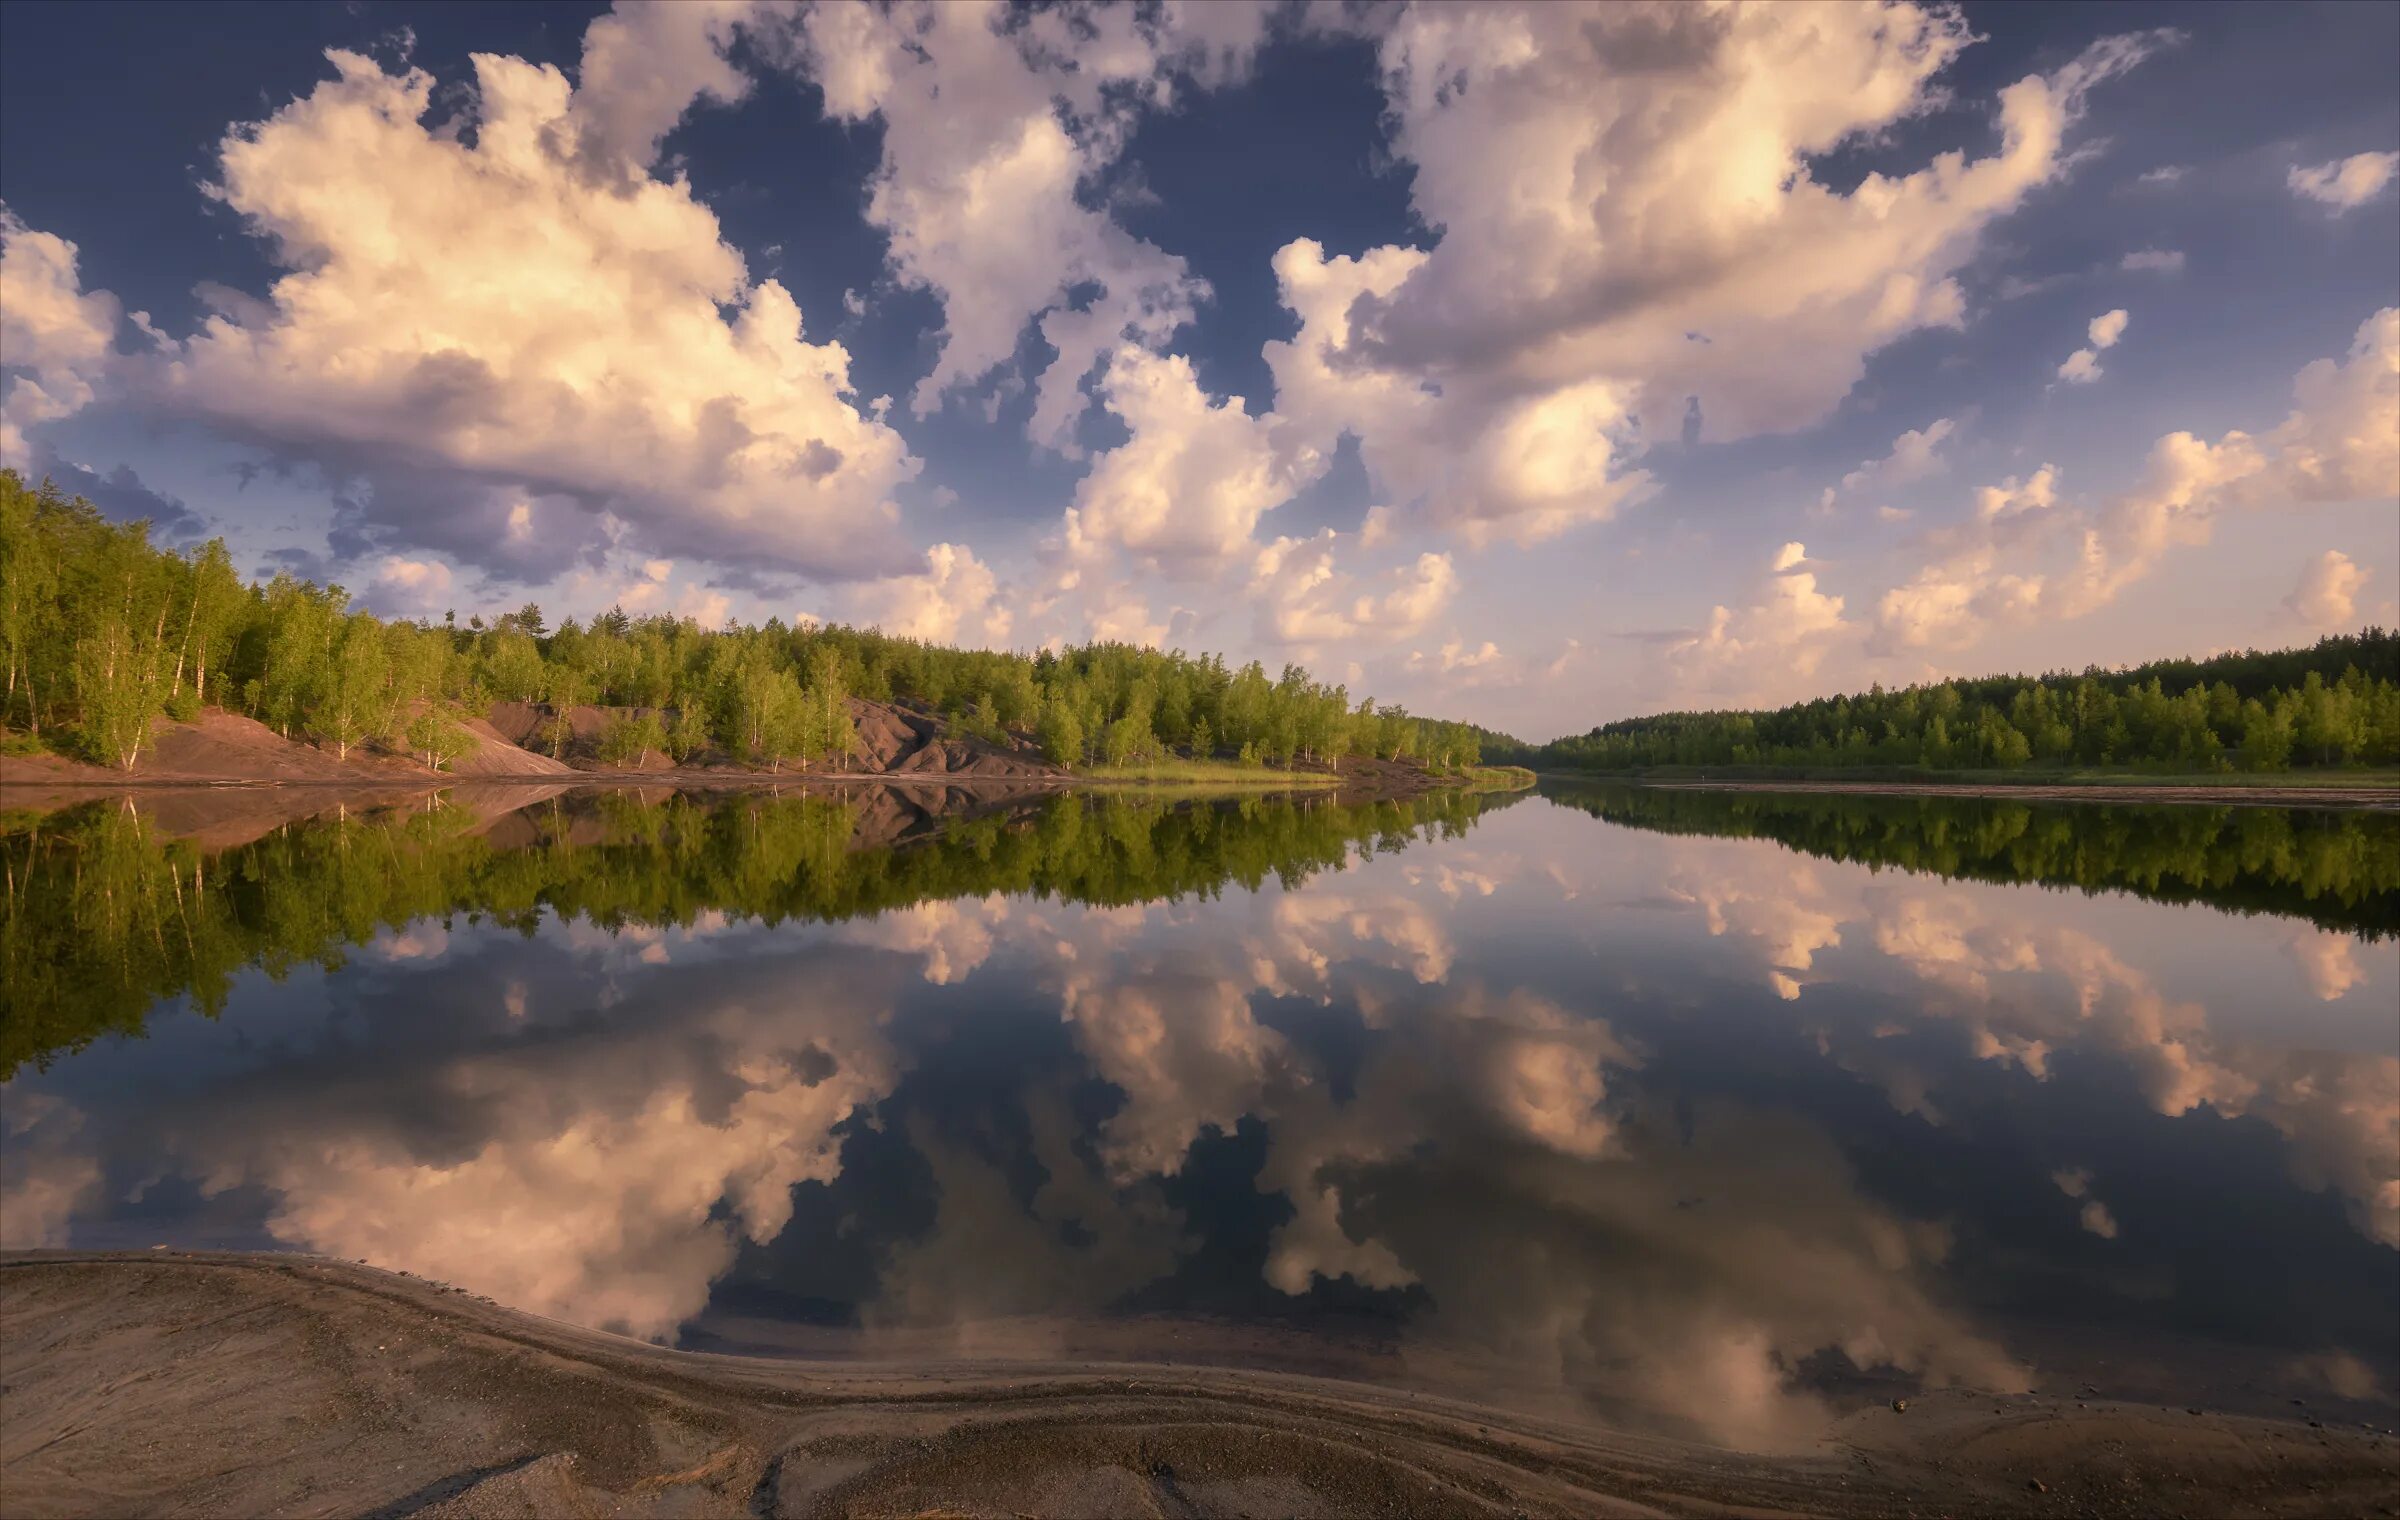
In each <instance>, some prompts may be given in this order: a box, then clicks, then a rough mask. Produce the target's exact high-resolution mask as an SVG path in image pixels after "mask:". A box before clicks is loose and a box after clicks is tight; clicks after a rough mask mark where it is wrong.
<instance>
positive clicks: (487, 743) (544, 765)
mask: <svg viewBox="0 0 2400 1520" xmlns="http://www.w3.org/2000/svg"><path fill="white" fill-rule="evenodd" d="M458 726H459V727H460V728H463V729H465V730H466V731H467V735H468V737H470V738H472V739H473V740H474V741H475V747H474V748H473V749H471V750H468V751H467V752H466V753H465V754H463V755H460V756H459V757H458V758H457V759H455V760H453V761H451V762H450V768H449V774H451V775H453V776H572V775H574V774H575V768H574V767H573V766H571V765H568V764H566V763H565V762H563V761H559V760H553V759H551V758H550V757H549V756H548V755H543V754H536V753H535V752H533V751H532V750H529V749H526V748H524V747H522V746H521V745H519V744H518V743H516V742H515V741H514V740H512V739H510V738H509V737H508V736H507V735H505V734H503V733H501V732H500V730H499V729H498V728H497V727H495V726H493V725H492V724H491V723H489V722H487V721H485V720H484V719H482V718H465V719H461V720H460V721H459V725H458Z"/></svg>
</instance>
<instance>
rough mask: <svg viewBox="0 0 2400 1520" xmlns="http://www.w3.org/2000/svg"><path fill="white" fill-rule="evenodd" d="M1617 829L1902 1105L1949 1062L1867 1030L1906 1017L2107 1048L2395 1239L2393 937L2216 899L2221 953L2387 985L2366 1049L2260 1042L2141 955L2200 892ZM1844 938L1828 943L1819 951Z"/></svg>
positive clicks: (2001, 1057) (1840, 1053) (2039, 1057)
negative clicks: (2049, 889)
mask: <svg viewBox="0 0 2400 1520" xmlns="http://www.w3.org/2000/svg"><path fill="white" fill-rule="evenodd" d="M1505 822H1506V821H1504V823H1503V826H1505ZM1612 842H1614V843H1617V844H1619V845H1620V846H1621V847H1622V848H1623V853H1624V854H1625V855H1627V856H1630V857H1632V858H1631V859H1630V860H1618V861H1612V862H1610V864H1611V865H1612V866H1615V867H1617V868H1619V869H1624V868H1627V867H1630V868H1631V869H1632V870H1634V871H1636V872H1654V873H1655V874H1656V875H1657V877H1658V878H1659V879H1661V880H1663V881H1665V882H1667V883H1668V884H1669V885H1668V895H1669V896H1670V897H1671V898H1672V899H1674V900H1675V901H1678V902H1681V903H1683V904H1685V905H1686V906H1687V908H1688V909H1689V910H1692V911H1695V912H1697V914H1698V915H1699V918H1700V922H1701V924H1702V925H1703V926H1704V928H1705V932H1706V933H1707V934H1708V935H1709V936H1710V937H1711V938H1712V939H1717V940H1721V941H1723V942H1725V943H1727V944H1730V945H1733V946H1737V947H1740V948H1741V949H1742V950H1743V951H1744V952H1746V954H1747V956H1748V957H1749V959H1750V962H1751V964H1752V965H1753V966H1754V967H1755V973H1754V974H1756V975H1757V976H1759V977H1760V978H1761V979H1762V980H1763V981H1764V982H1765V983H1766V984H1767V985H1768V986H1769V987H1770V988H1772V989H1773V990H1774V991H1775V993H1776V994H1777V996H1778V997H1780V998H1782V999H1784V1000H1786V1001H1792V1002H1797V1003H1800V1005H1801V1006H1800V1009H1799V1013H1800V1015H1801V1016H1802V1017H1804V1018H1806V1019H1807V1020H1809V1025H1810V1027H1811V1029H1812V1031H1813V1032H1814V1033H1815V1035H1816V1038H1817V1040H1818V1043H1819V1045H1820V1047H1821V1048H1822V1049H1823V1050H1824V1052H1825V1053H1826V1055H1827V1056H1828V1057H1829V1058H1830V1059H1832V1060H1834V1061H1835V1062H1836V1063H1837V1064H1839V1065H1841V1066H1843V1067H1844V1068H1845V1069H1848V1070H1851V1071H1854V1072H1856V1073H1857V1074H1859V1075H1860V1076H1862V1077H1865V1078H1867V1079H1868V1080H1870V1081H1873V1082H1875V1083H1876V1084H1877V1085H1878V1086H1880V1087H1882V1088H1884V1089H1885V1091H1886V1093H1887V1096H1889V1097H1890V1099H1891V1101H1892V1103H1893V1105H1894V1106H1895V1107H1897V1108H1899V1109H1900V1110H1902V1111H1903V1112H1907V1113H1911V1114H1914V1115H1917V1116H1918V1117H1920V1118H1923V1119H1925V1120H1926V1121H1927V1122H1929V1123H1934V1124H1939V1123H1941V1122H1942V1121H1943V1109H1942V1107H1941V1102H1940V1086H1941V1081H1940V1078H1939V1077H1938V1076H1937V1075H1935V1074H1934V1073H1933V1072H1931V1071H1929V1070H1927V1069H1925V1068H1924V1067H1923V1066H1921V1065H1918V1064H1915V1063H1912V1062H1911V1061H1910V1060H1909V1059H1908V1058H1906V1057H1904V1056H1900V1055H1897V1054H1895V1053H1893V1052H1891V1051H1888V1050H1877V1049H1875V1048H1874V1046H1875V1044H1876V1043H1877V1042H1880V1041H1884V1040H1888V1039H1890V1038H1891V1037H1892V1036H1893V1035H1895V1034H1897V1033H1900V1032H1901V1031H1902V1030H1903V1029H1905V1028H1906V1027H1908V1026H1909V1025H1911V1024H1917V1025H1937V1026H1942V1027H1948V1028H1954V1029H1956V1030H1958V1031H1959V1032H1960V1033H1961V1034H1962V1035H1963V1036H1964V1039H1965V1042H1966V1044H1967V1047H1968V1049H1969V1050H1970V1051H1971V1053H1972V1054H1973V1055H1974V1056H1975V1057H1976V1058H1977V1059H1979V1060H1983V1061H1989V1062H1994V1063H1997V1064H2000V1065H2003V1066H2009V1067H2014V1068H2017V1069H2019V1070H2021V1071H2023V1072H2024V1073H2026V1074H2027V1075H2029V1076H2031V1077H2033V1078H2035V1079H2037V1080H2047V1079H2048V1078H2049V1077H2050V1076H2051V1075H2052V1073H2053V1069H2054V1066H2055V1063H2056V1061H2057V1060H2058V1059H2059V1057H2060V1056H2061V1054H2062V1053H2068V1052H2072V1053H2074V1054H2076V1055H2078V1056H2100V1057H2104V1058H2107V1059H2109V1060H2112V1061H2114V1062H2116V1063H2118V1064H2119V1065H2120V1066H2121V1067H2122V1068H2123V1069H2124V1070H2126V1071H2127V1072H2129V1073H2130V1074H2131V1075H2132V1076H2133V1078H2134V1080H2135V1082H2136V1084H2137V1085H2138V1087H2139V1089H2140V1091H2141V1092H2142V1094H2143V1096H2144V1098H2145V1100H2146V1101H2147V1102H2148V1103H2149V1104H2150V1106H2151V1107H2152V1108H2153V1109H2154V1110H2155V1111H2156V1112H2158V1113H2160V1114H2162V1115H2170V1116H2173V1115H2182V1114H2188V1113H2192V1112H2194V1111H2197V1110H2201V1109H2207V1110H2209V1111H2211V1112H2214V1113H2216V1114H2218V1115H2220V1116H2223V1117H2226V1118H2238V1117H2242V1116H2245V1115H2248V1116H2254V1117H2257V1118H2260V1119H2263V1120H2264V1121H2266V1122H2267V1123H2268V1124H2271V1125H2273V1126H2274V1127H2275V1129H2277V1130H2278V1131H2280V1132H2281V1133H2282V1134H2283V1136H2284V1137H2285V1139H2286V1140H2287V1142H2288V1144H2289V1147H2290V1164H2291V1168H2292V1172H2293V1175H2294V1176H2295V1178H2296V1179H2297V1180H2299V1181H2300V1182H2301V1183H2302V1184H2303V1185H2304V1186H2308V1187H2312V1188H2322V1187H2332V1188H2334V1189H2336V1190H2337V1191H2339V1192H2340V1193H2341V1194H2342V1195H2343V1196H2344V1197H2345V1198H2346V1199H2347V1200H2348V1201H2349V1203H2350V1205H2351V1209H2352V1217H2353V1219H2354V1220H2355V1222H2356V1223H2357V1225H2358V1227H2359V1229H2360V1230H2361V1231H2363V1232H2364V1233H2366V1234H2367V1235H2369V1236H2370V1237H2371V1238H2373V1239H2376V1240H2379V1241H2382V1242H2383V1243H2385V1244H2387V1245H2393V1246H2400V1055H2394V1054H2391V1053H2390V1052H2391V1049H2392V1044H2393V1041H2394V1040H2395V1039H2400V1027H2395V1025H2394V1021H2393V1019H2392V1016H2391V1013H2390V1009H2391V1006H2392V1005H2391V999H2392V998H2393V997H2394V996H2400V992H2395V986H2396V985H2400V976H2396V975H2395V971H2400V966H2395V964H2394V963H2395V962H2396V961H2400V948H2395V947H2393V946H2389V945H2386V946H2382V947H2369V946H2363V945H2362V944H2361V943H2360V942H2359V941H2358V940H2356V939H2355V938H2354V937H2353V936H2350V935H2344V934H2337V933H2333V932H2330V931H2325V930H2319V929H2314V928H2305V927H2298V928H2296V927H2294V926H2291V925H2289V924H2283V923H2278V922H2274V921H2271V920H2242V919H2232V918H2227V917H2223V916H2220V915H2211V916H2210V918H2209V919H2208V921H2207V922H2206V926H2205V927H2206V934H2207V936H2208V937H2209V938H2210V939H2212V940H2214V941H2217V942H2218V946H2219V949H2218V953H2225V952H2224V949H2223V946H2224V944H2225V943H2226V942H2228V941H2231V942H2233V943H2235V944H2241V943H2247V944H2248V945H2250V946H2252V947H2254V952H2255V953H2254V956H2253V959H2254V960H2255V961H2256V962H2258V963H2263V964H2270V965H2271V964H2273V963H2275V962H2276V961H2278V960H2281V959H2283V958H2285V957H2288V958H2289V959H2290V961H2292V962H2294V963H2296V964H2297V966H2298V968H2299V969H2300V971H2301V973H2302V978H2301V980H2302V987H2301V988H2300V989H2294V990H2296V991H2297V990H2304V991H2305V993H2306V994H2307V996H2308V997H2310V998H2312V999H2315V1000H2318V1001H2333V1000H2337V999H2342V998H2345V997H2347V996H2348V995H2350V994H2352V993H2354V992H2357V991H2359V989H2362V988H2372V989H2373V990H2374V991H2375V992H2377V993H2379V994H2380V998H2381V1006H2382V1008H2383V1009H2384V1010H2385V1011H2384V1013H2383V1014H2381V1015H2380V1016H2378V1015H2374V1014H2372V1013H2370V1014H2369V1015H2368V1016H2369V1017H2370V1018H2371V1019H2379V1022H2380V1025H2381V1027H2382V1029H2383V1031H2384V1034H2383V1038H2382V1040H2381V1042H2380V1043H2381V1047H2382V1048H2381V1049H2375V1048H2372V1045H2373V1043H2374V1036H2373V1034H2372V1033H2371V1032H2370V1033H2369V1034H2368V1036H2367V1039H2366V1040H2364V1041H2351V1042H2347V1043H2350V1044H2353V1045H2356V1044H2362V1043H2363V1044H2367V1045H2369V1047H2370V1048H2364V1049H2360V1048H2344V1049H2321V1048H2309V1047H2307V1046H2306V1045H2294V1044H2290V1043H2271V1042H2269V1041H2268V1040H2265V1039H2261V1038H2259V1037H2257V1035H2256V1034H2251V1033H2243V1034H2234V1033H2227V1032H2223V1031H2221V1029H2220V1028H2219V1027H2218V1021H2217V1020H2215V1019H2214V1018H2213V1017H2212V1014H2211V1010H2210V1009H2209V1008H2208V1007H2207V1006H2205V1005H2204V1004H2203V1003H2202V1002H2200V1001H2198V1000H2195V999H2191V998H2181V997H2175V996H2171V995H2169V994H2168V993H2167V992H2166V991H2164V990H2163V989H2162V987H2161V985H2160V973H2159V972H2157V971H2153V970H2151V969H2149V968H2148V967H2145V966H2143V965H2140V964H2137V963H2136V962H2135V960H2134V959H2132V957H2134V956H2136V955H2140V956H2143V957H2144V958H2146V959H2153V960H2154V961H2156V962H2160V963H2171V962H2172V961H2174V960H2176V959H2179V958H2182V957H2185V956H2188V954H2189V953H2190V941H2191V937H2192V935H2193V933H2194V930H2195V927H2196V926H2195V925H2194V924H2193V922H2192V921H2191V918H2190V915H2191V914H2192V913H2194V912H2196V911H2200V910H2192V909H2180V908H2171V907H2159V906H2155V905H2150V904H2141V903H2133V902H2127V901H2122V900H2118V901H2109V900H2102V899H2091V898H2084V897H2080V896H2073V895H2065V894H2057V893H2046V892H2039V891H2035V890H2031V889H2026V888H2004V887H1993V886H1987V885H1983V884H1977V883H1958V882H1944V881H1941V880H1939V879H1938V878H1933V877H1927V876H1914V875H1906V874H1899V873H1889V874H1885V873H1877V872H1873V871H1870V870H1868V869H1866V868H1865V867H1862V866H1850V865H1838V864H1829V863H1826V862H1822V861H1815V860H1810V859H1807V858H1805V857H1801V856H1797V855H1792V854H1789V853H1786V852H1784V851H1781V850H1774V849H1767V848H1762V847H1760V846H1757V845H1754V844H1747V843H1732V842H1726V841H1718V840H1698V839H1677V838H1669V839H1662V838H1658V837H1655V836H1631V835H1621V836H1618V837H1617V838H1616V839H1615V840H1614V841H1612ZM2163 916H2175V917H2176V918H2177V922H2176V923H2175V925H2174V927H2175V930H2176V932H2175V933H2174V934H2173V935H2171V936H2165V937H2161V936H2156V935H2149V934H2141V933H2134V932H2124V931H2126V930H2129V929H2148V928H2150V927H2152V926H2151V925H2149V924H2142V923H2137V922H2136V921H2137V920H2142V919H2152V918H2157V917H2163ZM2112 931H2116V932H2115V933H2114V934H2113V936H2112ZM1836 951H1839V952H1842V955H1841V958H1840V959H1839V961H1838V963H1831V962H1828V961H1827V960H1826V957H1827V956H1828V955H1830V954H1831V953H1833V952H1836ZM2370 968H2372V969H2370ZM1895 978H1897V979H1898V980H1897V981H1895ZM1811 984H1823V985H1824V987H1825V990H1826V991H1827V992H1828V993H1829V994H1838V992H1839V991H1840V990H1841V989H1842V988H1845V987H1859V986H1869V987H1878V988H1884V989H1894V988H1896V989H1898V990H1900V991H1901V992H1902V993H1903V994H1904V995H1902V996H1898V997H1895V998H1892V999H1889V1000H1886V1001H1885V1002H1884V1003H1881V1004H1879V1006H1880V1007H1883V1008H1886V1009H1887V1010H1896V1012H1887V1014H1886V1015H1885V1016H1884V1020H1883V1021H1882V1022H1879V1023H1877V1024H1874V1025H1869V1026H1864V1027H1862V1026H1860V1025H1859V1024H1858V1023H1857V1022H1856V1021H1853V1020H1848V1019H1845V1018H1843V1017H1841V1015H1840V1013H1839V1008H1840V1006H1841V1002H1842V1000H1841V998H1840V997H1839V996H1838V995H1836V996H1834V997H1832V998H1831V999H1830V1000H1814V999H1810V1000H1804V999H1803V996H1802V994H1803V991H1804V989H1806V988H1807V987H1809V986H1810V985H1811ZM2360 1006H2361V1007H2366V1006H2368V1005H2367V1003H2365V1002H2362V1003H2361V1004H2360ZM1828 1008H1830V1009H1832V1010H1834V1011H1832V1012H1824V1011H1821V1010H1825V1009H1828ZM2112 1225H2113V1221H2112ZM2096 1233H2097V1232H2096Z"/></svg>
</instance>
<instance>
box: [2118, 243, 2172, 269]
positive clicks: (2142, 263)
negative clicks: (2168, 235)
mask: <svg viewBox="0 0 2400 1520" xmlns="http://www.w3.org/2000/svg"><path fill="white" fill-rule="evenodd" d="M2117 267H2118V268H2119V269H2125V270H2131V271H2133V272H2135V273H2145V272H2146V273H2151V274H2181V273H2182V272H2183V250H2182V249H2180V248H2137V249H2135V250H2134V251H2133V252H2131V253H2129V254H2127V255H2125V257H2123V258H2122V259H2119V260H2118V261H2117Z"/></svg>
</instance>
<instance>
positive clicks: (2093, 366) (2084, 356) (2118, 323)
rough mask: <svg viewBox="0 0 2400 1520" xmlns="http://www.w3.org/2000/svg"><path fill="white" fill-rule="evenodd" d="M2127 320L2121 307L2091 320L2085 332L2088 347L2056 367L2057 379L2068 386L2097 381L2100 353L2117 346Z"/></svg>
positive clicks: (2123, 333)
mask: <svg viewBox="0 0 2400 1520" xmlns="http://www.w3.org/2000/svg"><path fill="white" fill-rule="evenodd" d="M2128 320H2130V319H2129V318H2128V317H2127V316H2126V315H2125V312H2124V309H2123V308H2121V307H2120V308H2119V309H2117V310H2115V311H2107V312H2102V313H2101V314H2100V315H2099V316H2096V317H2094V318H2092V322H2091V326H2090V327H2089V328H2088V329H2087V330H2086V336H2087V337H2088V338H2089V339H2090V346H2089V347H2088V348H2079V349H2077V350H2075V352H2073V353H2071V354H2069V355H2068V356H2067V361H2066V362H2065V363H2064V364H2061V365H2060V366H2059V367H2058V378H2059V379H2061V380H2063V381H2065V382H2066V383H2067V384H2069V385H2089V384H2091V383H2092V382H2093V381H2094V380H2097V379H2099V378H2100V352H2101V350H2103V349H2109V348H2114V347H2116V346H2117V340H2119V339H2120V338H2123V337H2124V336H2125V324H2126V322H2127V321H2128Z"/></svg>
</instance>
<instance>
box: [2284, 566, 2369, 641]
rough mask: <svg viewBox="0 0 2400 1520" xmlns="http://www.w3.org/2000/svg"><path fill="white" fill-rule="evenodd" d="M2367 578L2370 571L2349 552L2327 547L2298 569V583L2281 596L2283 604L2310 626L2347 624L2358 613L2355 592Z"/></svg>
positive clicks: (2341, 625) (2335, 626)
mask: <svg viewBox="0 0 2400 1520" xmlns="http://www.w3.org/2000/svg"><path fill="white" fill-rule="evenodd" d="M2368 579H2369V572H2368V571H2366V570H2363V569H2361V568H2359V566H2358V565H2357V564H2355V563H2354V562H2352V560H2351V558H2350V556H2349V555H2347V554H2344V553H2343V552H2342V551H2341V550H2339V549H2328V550H2326V551H2325V552H2324V553H2323V554H2320V555H2318V556H2317V557H2316V558H2315V559H2312V560H2310V561H2309V562H2308V565H2307V567H2306V568H2305V569H2303V570H2302V571H2301V572H2300V583H2299V584H2298V585H2297V586H2294V587H2293V588H2292V594H2291V595H2290V596H2287V597H2285V598H2284V599H2283V605H2284V607H2285V609H2286V610H2288V611H2289V612H2290V613H2291V614H2292V615H2293V616H2294V617H2296V618H2298V619H2299V620H2300V621H2301V622H2303V623H2306V624H2307V625H2308V626H2310V627H2311V628H2319V629H2333V628H2342V627H2346V626H2348V625H2349V624H2350V623H2351V622H2352V621H2353V620H2354V619H2355V618H2356V617H2357V615H2358V593H2359V590H2360V588H2362V587H2364V586H2365V585H2366V583H2367V581H2368Z"/></svg>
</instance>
